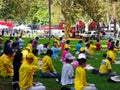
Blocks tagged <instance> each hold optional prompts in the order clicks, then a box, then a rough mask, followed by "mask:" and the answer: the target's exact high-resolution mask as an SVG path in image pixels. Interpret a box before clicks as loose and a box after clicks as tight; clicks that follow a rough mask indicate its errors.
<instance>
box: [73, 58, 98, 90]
mask: <svg viewBox="0 0 120 90" xmlns="http://www.w3.org/2000/svg"><path fill="white" fill-rule="evenodd" d="M78 62H79V66H78V67H77V68H76V72H75V81H74V86H75V90H97V89H96V87H95V85H94V84H88V83H87V81H86V70H85V66H86V59H85V58H81V59H78Z"/></svg>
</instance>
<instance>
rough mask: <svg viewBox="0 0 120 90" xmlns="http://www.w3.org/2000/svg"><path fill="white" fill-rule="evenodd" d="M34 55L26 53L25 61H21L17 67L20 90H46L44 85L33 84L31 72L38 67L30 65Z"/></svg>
mask: <svg viewBox="0 0 120 90" xmlns="http://www.w3.org/2000/svg"><path fill="white" fill-rule="evenodd" d="M33 60H34V55H33V54H32V53H28V54H27V56H26V62H24V63H22V65H21V66H20V69H19V87H20V90H46V88H45V86H34V85H35V84H34V83H33V74H32V73H33V72H35V71H37V70H38V67H37V66H35V65H32V62H33Z"/></svg>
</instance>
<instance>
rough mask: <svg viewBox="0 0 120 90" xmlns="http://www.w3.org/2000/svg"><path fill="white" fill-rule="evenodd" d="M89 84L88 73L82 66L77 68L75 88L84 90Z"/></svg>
mask: <svg viewBox="0 0 120 90" xmlns="http://www.w3.org/2000/svg"><path fill="white" fill-rule="evenodd" d="M87 85H88V83H87V82H86V71H85V69H84V68H82V67H81V66H78V67H77V68H76V72H75V81H74V86H75V90H83V88H84V87H85V86H87Z"/></svg>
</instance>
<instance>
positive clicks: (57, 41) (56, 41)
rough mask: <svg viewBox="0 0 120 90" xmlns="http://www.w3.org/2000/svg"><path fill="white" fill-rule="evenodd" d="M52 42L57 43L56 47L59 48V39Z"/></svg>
mask: <svg viewBox="0 0 120 90" xmlns="http://www.w3.org/2000/svg"><path fill="white" fill-rule="evenodd" d="M54 42H55V43H57V47H60V40H59V38H55V39H54Z"/></svg>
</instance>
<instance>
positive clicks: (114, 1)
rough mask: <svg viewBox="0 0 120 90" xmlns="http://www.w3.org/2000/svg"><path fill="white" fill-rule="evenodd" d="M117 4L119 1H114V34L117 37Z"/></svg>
mask: <svg viewBox="0 0 120 90" xmlns="http://www.w3.org/2000/svg"><path fill="white" fill-rule="evenodd" d="M116 4H117V2H116V1H114V2H113V17H114V36H115V37H116Z"/></svg>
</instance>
